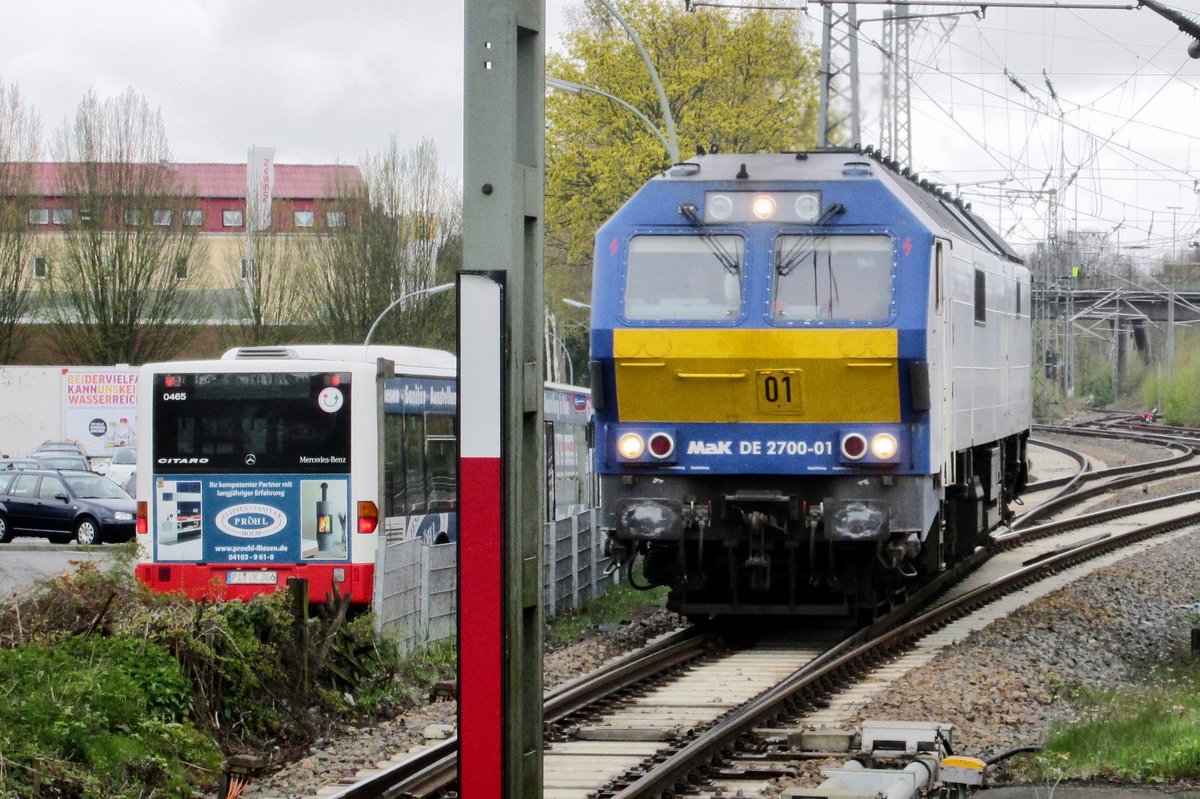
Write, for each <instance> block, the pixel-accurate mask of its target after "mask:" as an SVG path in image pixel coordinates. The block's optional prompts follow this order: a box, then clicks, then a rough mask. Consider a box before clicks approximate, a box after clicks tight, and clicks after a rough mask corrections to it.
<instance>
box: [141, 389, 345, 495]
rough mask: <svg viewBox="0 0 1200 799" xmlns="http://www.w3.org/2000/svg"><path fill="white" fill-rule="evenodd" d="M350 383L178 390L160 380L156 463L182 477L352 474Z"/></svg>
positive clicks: (157, 392) (156, 394) (155, 440)
mask: <svg viewBox="0 0 1200 799" xmlns="http://www.w3.org/2000/svg"><path fill="white" fill-rule="evenodd" d="M349 378H350V376H349V375H348V374H335V373H317V374H309V373H238V374H196V375H186V376H184V377H183V378H182V379H183V380H184V381H185V383H184V385H183V386H179V385H176V382H177V381H179V380H180V378H178V377H168V376H163V375H159V376H156V378H155V396H154V405H155V407H154V418H155V424H154V431H153V436H154V458H155V462H156V464H157V466H158V468H159V469H160V470H162V469H168V470H170V471H175V472H189V471H190V472H211V471H226V470H228V471H244V470H245V469H247V468H251V469H253V470H254V471H259V472H272V471H275V472H306V471H307V472H349V470H350V379H349ZM168 380H170V381H171V385H168V384H167V382H166V381H168Z"/></svg>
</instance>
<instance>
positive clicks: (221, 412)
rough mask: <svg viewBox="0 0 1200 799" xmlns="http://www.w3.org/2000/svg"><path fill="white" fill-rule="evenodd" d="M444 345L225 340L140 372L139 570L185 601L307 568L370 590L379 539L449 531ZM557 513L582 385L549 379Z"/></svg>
mask: <svg viewBox="0 0 1200 799" xmlns="http://www.w3.org/2000/svg"><path fill="white" fill-rule="evenodd" d="M455 377H456V361H455V358H454V356H453V355H452V354H450V353H447V352H443V351H439V350H427V349H420V348H412V347H390V346H370V347H356V346H334V345H330V346H319V345H311V346H292V347H255V348H241V349H235V350H230V351H229V352H227V353H225V354H224V355H223V356H222V357H221V359H219V360H209V361H180V362H167V363H157V364H147V365H146V366H143V367H142V371H141V375H140V376H139V380H140V381H141V382H140V383H139V386H140V387H141V388H140V390H139V395H138V403H139V409H138V410H139V418H140V419H144V420H146V424H145V425H144V426H143V430H145V431H147V434H145V435H144V436H143V438H142V440H141V442H140V446H139V448H138V476H137V496H138V497H139V498H140V500H139V503H138V525H137V530H138V535H137V540H138V542H139V545H140V546H139V550H140V557H139V562H138V564H137V566H136V569H135V573H136V575H137V577H138V579H139V580H141V581H142V582H144V583H145V584H147V585H148V586H150V587H152V588H154V589H156V590H160V591H166V592H183V593H185V594H187V595H188V596H191V597H193V598H197V599H199V598H202V597H212V598H240V599H246V598H250V597H252V596H255V595H257V594H263V593H268V592H271V591H274V590H277V589H278V588H280V587H282V586H283V585H284V584H285V583H286V581H287V579H288V578H289V577H305V578H307V579H308V581H309V593H310V596H311V597H312V598H313V600H314V601H319V600H322V599H323V598H324V597H325V596H326V595H327V594H328V592H329V591H331V590H336V591H337V593H339V594H349V595H350V599H351V602H352V603H353V604H356V605H366V604H369V603H370V601H371V595H372V589H373V587H374V570H375V563H376V557H377V553H378V550H379V542H380V539H381V537H383V536H387V537H390V538H399V539H412V538H417V539H420V540H421V541H423V542H424V543H427V544H442V543H448V542H452V541H455V540H457V536H458V513H457V497H458V480H457V471H458V449H457V443H458V441H457V434H456V429H455V413H456V410H457V405H458V392H457V383H456V380H455ZM544 408H545V437H546V466H547V486H546V493H547V503H546V518H547V519H548V520H553V519H556V518H562V517H564V516H565V515H567V514H570V513H574V512H578V511H579V510H581V509H583V508H586V507H590V505H591V503H592V499H593V497H594V494H593V492H594V486H595V483H594V479H593V478H592V476H591V470H590V458H588V457H587V454H586V452H587V446H588V443H587V442H588V441H589V440H590V437H589V435H588V432H587V425H588V424H589V423H590V419H591V397H590V392H588V390H587V389H582V388H577V387H574V386H565V385H558V384H551V383H548V384H546V387H545V391H544Z"/></svg>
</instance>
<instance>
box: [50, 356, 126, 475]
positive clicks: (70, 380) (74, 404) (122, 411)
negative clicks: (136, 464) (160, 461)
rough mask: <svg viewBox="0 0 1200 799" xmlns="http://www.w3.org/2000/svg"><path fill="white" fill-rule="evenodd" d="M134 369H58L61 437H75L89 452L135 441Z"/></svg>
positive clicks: (104, 451) (101, 451)
mask: <svg viewBox="0 0 1200 799" xmlns="http://www.w3.org/2000/svg"><path fill="white" fill-rule="evenodd" d="M137 380H138V373H137V370H136V369H123V368H121V367H107V368H105V367H95V368H90V369H89V368H82V367H80V368H76V367H64V368H63V370H62V437H63V438H64V439H66V440H69V441H78V442H79V443H80V444H82V445H83V449H84V452H85V453H86V454H87V455H89V456H96V455H111V454H112V450H113V448H114V447H132V446H136V445H137Z"/></svg>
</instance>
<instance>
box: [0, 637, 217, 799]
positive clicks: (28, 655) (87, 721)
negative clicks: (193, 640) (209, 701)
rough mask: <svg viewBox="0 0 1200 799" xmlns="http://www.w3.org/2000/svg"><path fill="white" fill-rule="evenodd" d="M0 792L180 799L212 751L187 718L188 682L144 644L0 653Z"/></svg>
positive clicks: (68, 641)
mask: <svg viewBox="0 0 1200 799" xmlns="http://www.w3.org/2000/svg"><path fill="white" fill-rule="evenodd" d="M0 685H2V686H4V687H3V689H0V694H3V699H2V700H0V757H2V759H3V768H0V794H3V795H5V796H9V795H14V796H30V797H34V796H71V797H80V799H90V798H91V797H96V799H108V798H109V797H118V796H120V797H126V796H127V797H141V796H150V795H152V794H155V793H157V794H159V795H162V794H166V795H169V796H187V795H190V794H191V790H192V785H193V784H195V783H196V782H197V781H204V782H207V781H211V779H212V777H213V772H215V770H216V769H217V768H218V767H219V765H220V759H221V753H220V751H219V749H218V748H217V746H216V744H215V743H213V741H212V740H211V739H210V738H209V737H208V736H206V735H204V734H203V733H201V732H200V731H199V730H197V729H196V727H195V726H194V725H193V724H192V722H191V721H190V720H189V719H188V714H189V712H190V711H191V707H192V702H191V696H192V692H191V685H190V684H189V683H188V681H187V680H186V679H185V678H184V677H183V675H182V674H181V673H180V670H179V664H178V663H177V662H176V661H175V659H174V658H173V657H171V655H170V653H168V652H167V651H166V650H165V649H163V648H162V647H161V646H158V645H156V644H154V643H151V642H149V641H145V640H134V639H114V638H77V637H72V638H64V639H62V640H60V641H57V642H55V643H53V644H30V645H28V646H23V647H20V648H17V649H9V650H0Z"/></svg>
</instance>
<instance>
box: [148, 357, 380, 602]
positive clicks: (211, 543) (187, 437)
mask: <svg viewBox="0 0 1200 799" xmlns="http://www.w3.org/2000/svg"><path fill="white" fill-rule="evenodd" d="M240 366H241V370H237V371H235V370H233V369H228V368H227V370H226V371H219V370H215V369H214V370H213V371H190V370H188V369H186V368H181V369H179V370H178V371H162V372H158V373H155V374H153V375H152V377H151V380H150V381H148V382H150V383H151V386H152V391H153V395H152V400H151V405H152V417H153V419H154V425H153V428H152V430H151V431H150V434H151V440H152V453H153V472H152V483H151V486H150V488H151V491H150V493H149V494H148V495H147V496H146V497H145V498H146V499H147V500H148V501H149V504H150V507H149V508H148V510H147V517H148V524H147V526H148V528H150V530H152V531H153V533H154V534H153V535H152V536H151V537H150V540H149V542H148V543H150V545H151V547H152V551H151V555H152V559H153V562H154V563H157V564H199V565H202V566H204V567H205V568H204V570H197V571H195V572H187V571H179V572H176V573H177V574H183V575H192V576H193V577H194V576H195V575H200V576H204V577H207V578H208V580H209V581H210V582H211V581H212V580H213V579H216V580H219V581H222V582H224V583H225V584H227V585H229V586H235V585H270V586H277V585H278V584H280V583H281V582H282V581H283V580H285V579H286V577H287V576H290V575H291V574H293V573H294V571H295V569H294V568H293V567H295V566H297V565H303V564H305V563H306V562H307V563H315V562H324V563H329V564H334V563H342V564H345V563H347V562H349V561H350V560H351V559H352V553H353V547H354V544H355V535H354V532H355V530H356V529H357V526H358V520H357V518H356V514H355V509H356V508H355V506H354V505H353V504H352V497H353V496H354V491H353V488H352V485H351V465H352V463H353V456H354V454H355V453H354V451H353V440H354V436H353V435H352V434H351V433H352V424H351V422H352V414H351V409H352V407H353V405H354V402H353V400H354V390H355V387H356V386H355V383H356V381H355V379H354V378H355V372H354V370H355V367H350V366H347V367H346V370H345V371H341V370H339V371H320V372H310V371H270V370H269V368H262V367H260V368H259V369H258V370H254V371H246V369H247V367H246V366H245V365H240ZM330 366H332V364H330ZM364 368H365V367H364ZM359 377H360V380H362V379H365V378H367V377H368V375H366V374H361V375H359ZM365 382H367V385H365V386H363V387H362V388H363V390H364V391H366V392H367V393H368V395H370V403H372V404H373V403H374V402H375V399H374V397H375V393H374V392H375V384H374V382H373V381H371V380H369V379H368V380H365ZM376 425H377V422H375V420H374V418H364V419H363V420H362V428H363V431H364V432H367V433H374V432H375V431H376V430H377V429H378V428H377V426H376ZM372 443H373V436H372ZM367 449H368V450H373V448H367ZM365 454H369V453H365ZM367 461H369V463H367V462H363V463H360V464H359V465H360V467H365V468H363V471H364V473H365V474H368V475H370V474H372V473H374V472H375V469H376V468H377V467H375V466H374V464H376V463H378V461H377V459H376V458H375V457H374V456H373V455H372V456H370V457H368V458H367ZM368 482H369V483H373V481H368ZM370 532H374V529H373V528H372V530H371V531H370ZM371 543H372V544H373V543H374V542H373V541H372V542H371ZM363 544H364V545H366V542H363ZM216 565H220V567H221V568H214V567H215V566H216ZM272 566H283V567H287V568H286V569H284V570H280V569H273V568H258V569H256V568H254V567H272ZM239 567H242V568H239ZM344 574H345V570H343V575H344ZM343 579H345V578H343ZM192 589H193V590H196V587H195V586H192ZM363 590H364V591H367V590H369V589H368V588H364V589H363Z"/></svg>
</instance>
